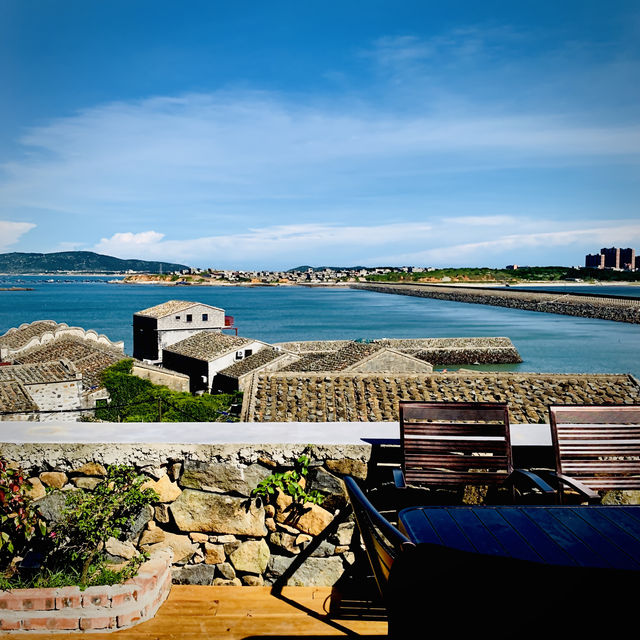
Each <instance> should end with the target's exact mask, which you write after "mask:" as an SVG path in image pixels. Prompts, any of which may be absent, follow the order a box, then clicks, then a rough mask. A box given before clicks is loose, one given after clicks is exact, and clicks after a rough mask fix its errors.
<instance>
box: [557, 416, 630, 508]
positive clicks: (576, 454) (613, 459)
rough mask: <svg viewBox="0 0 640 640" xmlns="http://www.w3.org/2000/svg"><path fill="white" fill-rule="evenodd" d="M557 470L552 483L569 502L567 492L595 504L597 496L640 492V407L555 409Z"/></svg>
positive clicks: (560, 495)
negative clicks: (605, 493)
mask: <svg viewBox="0 0 640 640" xmlns="http://www.w3.org/2000/svg"><path fill="white" fill-rule="evenodd" d="M549 417H550V423H551V437H552V440H553V446H554V449H555V455H556V471H555V472H551V473H547V475H545V478H546V479H549V481H550V483H551V484H555V485H556V486H557V489H558V501H559V502H561V503H562V502H565V501H566V498H567V496H565V487H568V488H570V489H573V490H574V491H576V492H577V493H578V494H579V495H580V496H582V497H583V498H586V499H587V500H588V501H589V502H590V503H597V502H599V501H600V499H601V497H600V495H599V494H598V493H597V491H608V490H614V489H626V490H639V489H640V405H594V406H582V405H552V406H550V407H549Z"/></svg>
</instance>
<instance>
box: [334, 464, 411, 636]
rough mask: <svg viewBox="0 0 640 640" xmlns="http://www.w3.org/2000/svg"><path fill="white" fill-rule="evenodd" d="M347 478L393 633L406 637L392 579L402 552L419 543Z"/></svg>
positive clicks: (350, 496) (351, 498)
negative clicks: (393, 604)
mask: <svg viewBox="0 0 640 640" xmlns="http://www.w3.org/2000/svg"><path fill="white" fill-rule="evenodd" d="M343 480H344V484H345V487H346V490H347V495H348V497H349V502H350V503H351V507H352V508H353V513H354V516H355V519H356V523H357V525H358V530H359V531H360V536H361V537H362V541H363V542H364V546H365V549H366V552H367V556H368V557H369V563H370V564H371V568H372V569H373V575H374V578H375V581H376V585H377V587H378V591H379V592H380V596H381V597H382V600H383V602H384V603H385V606H386V608H387V611H388V613H389V636H390V637H392V638H404V637H406V636H405V635H404V634H403V633H402V628H403V623H402V621H401V620H394V619H393V616H392V615H391V614H392V610H393V608H394V607H391V606H390V603H391V602H392V601H393V600H394V598H395V596H396V594H395V593H392V589H391V588H390V587H389V581H390V577H391V571H392V568H393V565H394V563H395V562H396V560H397V559H398V558H399V557H400V556H401V554H406V553H407V552H408V551H410V550H413V549H414V548H415V545H414V544H413V542H411V541H410V540H409V538H407V537H406V536H405V535H404V534H403V533H401V532H400V531H398V529H396V528H395V527H394V526H393V525H392V524H391V523H390V522H389V521H388V520H387V519H386V518H384V517H383V516H382V514H381V513H380V512H379V511H378V510H377V509H376V508H375V507H374V506H373V505H372V504H371V502H370V501H369V499H368V498H367V497H366V496H365V495H364V493H363V491H362V489H360V487H359V486H358V483H357V482H356V481H355V480H354V479H353V478H351V477H350V476H346V477H345V478H343ZM404 571H406V570H405V569H403V573H404ZM401 580H402V578H401Z"/></svg>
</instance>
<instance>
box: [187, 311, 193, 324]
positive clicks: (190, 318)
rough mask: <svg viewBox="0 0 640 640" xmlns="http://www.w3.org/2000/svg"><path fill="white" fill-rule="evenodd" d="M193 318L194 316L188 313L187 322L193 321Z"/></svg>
mask: <svg viewBox="0 0 640 640" xmlns="http://www.w3.org/2000/svg"><path fill="white" fill-rule="evenodd" d="M192 320H193V316H192V315H191V314H190V313H187V322H191V321H192Z"/></svg>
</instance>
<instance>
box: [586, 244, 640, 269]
mask: <svg viewBox="0 0 640 640" xmlns="http://www.w3.org/2000/svg"><path fill="white" fill-rule="evenodd" d="M584 266H585V267H588V268H591V269H614V270H616V271H636V270H638V269H640V256H636V250H635V249H631V248H627V249H620V248H618V247H609V248H603V249H600V253H589V254H587V255H586V256H585V262H584Z"/></svg>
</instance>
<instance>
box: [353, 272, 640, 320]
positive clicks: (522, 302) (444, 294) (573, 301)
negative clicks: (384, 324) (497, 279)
mask: <svg viewBox="0 0 640 640" xmlns="http://www.w3.org/2000/svg"><path fill="white" fill-rule="evenodd" d="M350 287H351V288H352V289H364V290H366V291H377V292H378V293H395V294H398V295H404V296H418V297H420V298H435V299H437V300H451V301H453V302H468V303H472V304H488V305H492V306H495V307H509V308H511V309H523V310H525V311H542V312H544V313H558V314H561V315H568V316H580V317H582V318H599V319H601V320H613V321H614V322H630V323H632V324H640V298H635V299H629V298H624V297H614V296H592V295H584V294H573V293H564V292H561V291H559V292H558V293H549V292H547V291H545V292H543V291H522V290H510V289H497V288H496V289H494V288H489V287H486V288H481V287H458V286H455V287H448V286H443V285H425V284H397V283H393V284H386V283H381V282H376V283H369V282H359V283H357V284H352V285H350Z"/></svg>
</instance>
